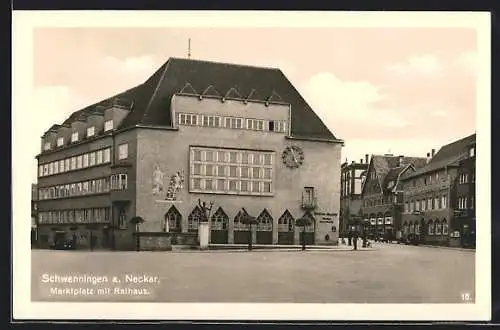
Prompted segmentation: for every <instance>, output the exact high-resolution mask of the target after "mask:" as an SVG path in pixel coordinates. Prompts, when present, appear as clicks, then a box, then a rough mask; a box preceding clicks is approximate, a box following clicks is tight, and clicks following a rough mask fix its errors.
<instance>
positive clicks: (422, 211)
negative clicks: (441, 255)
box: [401, 134, 476, 246]
mask: <svg viewBox="0 0 500 330" xmlns="http://www.w3.org/2000/svg"><path fill="white" fill-rule="evenodd" d="M475 140H476V135H475V134H473V135H470V136H467V137H465V138H463V139H460V140H458V141H455V142H453V143H450V144H448V145H445V146H443V147H442V148H441V149H440V150H439V151H438V152H437V154H435V155H434V151H433V152H432V154H431V159H430V161H429V162H428V164H427V165H426V166H424V167H422V168H420V169H411V170H409V171H407V173H405V174H404V175H403V176H402V178H401V180H402V183H403V190H404V211H403V216H402V218H403V222H402V231H403V235H410V234H413V235H415V236H417V237H418V239H419V240H420V241H421V242H423V243H426V244H436V245H452V246H460V245H463V244H462V243H463V242H462V240H461V237H462V236H463V235H466V236H467V237H469V236H470V235H472V232H474V231H475V230H473V228H475V225H473V223H475V216H472V215H473V214H474V213H473V211H472V212H471V209H470V205H471V198H472V199H473V195H474V191H475V189H474V188H473V185H474V183H473V182H471V180H472V178H473V176H472V173H474V170H475V165H472V162H475ZM471 155H472V157H470V156H471ZM456 211H459V212H456ZM472 219H474V221H473V220H472ZM450 227H451V232H450ZM464 229H468V231H464Z"/></svg>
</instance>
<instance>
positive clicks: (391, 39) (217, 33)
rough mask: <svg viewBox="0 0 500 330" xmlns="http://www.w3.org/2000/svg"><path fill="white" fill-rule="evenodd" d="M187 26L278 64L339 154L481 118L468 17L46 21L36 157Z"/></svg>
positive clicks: (37, 44)
mask: <svg viewBox="0 0 500 330" xmlns="http://www.w3.org/2000/svg"><path fill="white" fill-rule="evenodd" d="M189 38H191V54H192V56H191V57H192V58H193V59H200V60H210V61H220V62H228V63H237V64H248V65H256V66H266V67H277V68H280V69H281V70H282V71H283V72H284V74H285V75H286V76H287V77H288V79H289V80H290V81H291V82H292V83H293V84H294V85H295V87H296V88H297V90H298V91H299V92H300V93H301V94H302V96H303V97H304V98H305V100H306V101H307V102H308V103H309V105H311V107H312V108H313V110H314V111H315V112H316V113H317V114H318V116H319V117H320V118H321V119H322V120H323V122H324V123H325V124H326V125H327V127H328V128H329V129H330V130H331V131H332V133H333V134H334V135H335V136H336V137H337V138H340V139H342V140H344V141H345V146H344V148H343V150H342V159H341V161H342V162H344V161H345V160H346V159H347V160H348V161H349V162H350V161H353V160H356V161H359V160H360V159H364V155H365V154H385V153H392V154H394V155H407V156H421V157H425V156H426V154H427V152H430V150H431V149H433V148H434V149H436V150H438V149H439V148H440V147H441V146H442V145H444V144H446V143H449V142H452V141H454V140H457V139H460V138H462V137H465V136H467V135H469V134H472V133H474V132H475V129H476V86H477V84H476V70H477V64H478V63H477V49H476V44H477V36H476V32H475V30H474V29H467V28H408V27H400V28H387V27H380V28H362V27H359V28H355V27H344V28H341V27H305V28H299V27H297V28H222V27H216V28H172V27H167V28H159V27H158V28H136V27H134V28H123V27H119V28H112V27H111V28H110V27H108V28H94V27H69V28H64V27H58V28H50V27H45V28H37V29H35V30H34V32H33V95H32V100H33V104H35V105H36V109H33V111H32V116H31V129H30V132H29V133H28V134H29V136H30V137H29V138H30V141H31V140H32V141H33V143H32V147H31V145H30V150H29V151H28V152H29V153H31V154H32V155H33V159H34V157H35V156H36V155H37V154H38V153H39V152H40V137H41V136H42V135H43V133H44V132H45V131H46V130H47V129H48V128H49V127H50V126H51V125H52V124H54V123H62V122H63V121H64V120H65V119H66V118H67V117H68V116H69V115H70V114H71V113H72V112H74V111H76V110H79V109H81V108H83V107H85V106H87V105H90V104H92V103H94V102H97V101H100V100H102V99H104V98H107V97H109V96H111V95H113V94H115V93H118V92H121V91H123V90H125V89H128V88H130V87H133V86H135V85H138V84H140V83H142V82H143V81H145V80H146V79H147V78H148V77H149V76H150V75H151V74H152V73H154V72H155V71H156V70H157V69H158V68H159V67H160V66H161V65H162V64H163V63H164V62H165V61H167V60H168V58H169V57H187V50H188V39H189ZM32 178H33V182H36V161H35V160H34V161H33V173H32Z"/></svg>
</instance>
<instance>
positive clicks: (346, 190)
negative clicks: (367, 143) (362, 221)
mask: <svg viewBox="0 0 500 330" xmlns="http://www.w3.org/2000/svg"><path fill="white" fill-rule="evenodd" d="M367 169H368V155H365V161H364V162H363V159H360V161H359V163H356V162H355V161H352V162H351V163H348V162H347V160H346V161H345V163H343V164H342V166H341V176H342V177H341V189H340V223H339V226H340V232H341V233H343V234H345V233H347V232H348V231H349V228H350V227H351V226H353V225H355V224H356V221H357V219H358V218H359V216H360V211H361V188H362V186H363V182H364V180H365V178H366V170H367Z"/></svg>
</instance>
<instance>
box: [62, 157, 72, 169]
mask: <svg viewBox="0 0 500 330" xmlns="http://www.w3.org/2000/svg"><path fill="white" fill-rule="evenodd" d="M70 165H71V164H70V159H69V158H66V159H65V160H64V171H70V170H71V167H70Z"/></svg>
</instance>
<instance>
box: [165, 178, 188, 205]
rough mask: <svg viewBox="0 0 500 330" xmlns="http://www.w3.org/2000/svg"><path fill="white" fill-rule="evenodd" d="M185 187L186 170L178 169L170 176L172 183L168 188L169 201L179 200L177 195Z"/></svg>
mask: <svg viewBox="0 0 500 330" xmlns="http://www.w3.org/2000/svg"><path fill="white" fill-rule="evenodd" d="M183 187H184V172H181V171H178V172H176V173H175V174H174V175H172V176H171V177H170V183H169V186H168V190H167V198H166V200H168V201H175V200H177V195H178V194H179V192H180V191H181V190H182V188H183Z"/></svg>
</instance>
